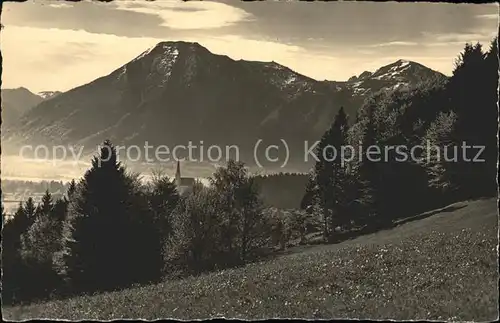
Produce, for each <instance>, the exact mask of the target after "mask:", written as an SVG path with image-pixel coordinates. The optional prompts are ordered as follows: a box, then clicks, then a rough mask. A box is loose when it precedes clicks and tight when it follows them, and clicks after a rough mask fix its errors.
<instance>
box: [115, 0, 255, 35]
mask: <svg viewBox="0 0 500 323" xmlns="http://www.w3.org/2000/svg"><path fill="white" fill-rule="evenodd" d="M115 4H116V6H117V9H118V10H125V11H132V12H138V13H143V14H148V15H154V16H158V17H160V18H161V19H162V21H163V22H162V23H161V26H164V27H168V28H171V29H183V30H193V29H212V28H220V27H226V26H231V25H234V24H236V23H238V22H242V21H248V20H252V19H253V17H252V15H251V14H249V13H247V12H246V11H245V10H243V9H239V8H235V7H232V6H230V5H227V4H223V3H216V2H207V1H203V2H201V1H187V2H183V1H178V0H162V1H154V2H150V1H148V2H142V1H141V2H138V1H116V2H115Z"/></svg>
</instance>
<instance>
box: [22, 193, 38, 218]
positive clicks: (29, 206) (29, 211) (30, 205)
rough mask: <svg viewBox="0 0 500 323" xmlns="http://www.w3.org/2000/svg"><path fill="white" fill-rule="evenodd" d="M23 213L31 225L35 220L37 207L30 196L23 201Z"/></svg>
mask: <svg viewBox="0 0 500 323" xmlns="http://www.w3.org/2000/svg"><path fill="white" fill-rule="evenodd" d="M23 213H24V216H25V217H26V218H27V219H28V221H29V223H30V225H31V223H33V221H35V217H36V214H37V207H36V206H35V201H34V200H33V198H32V197H28V199H27V200H26V202H24V206H23Z"/></svg>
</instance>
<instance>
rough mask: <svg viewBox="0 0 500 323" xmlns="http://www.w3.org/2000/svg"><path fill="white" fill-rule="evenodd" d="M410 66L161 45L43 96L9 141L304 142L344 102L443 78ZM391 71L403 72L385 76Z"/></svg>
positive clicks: (355, 104)
mask: <svg viewBox="0 0 500 323" xmlns="http://www.w3.org/2000/svg"><path fill="white" fill-rule="evenodd" d="M405 62H406V61H405ZM396 63H397V64H396ZM403 63H404V62H403V61H401V62H400V61H397V62H395V63H393V64H396V65H397V66H396V65H394V66H391V64H389V65H387V66H384V67H381V68H380V69H378V70H377V71H375V72H374V73H371V72H370V73H371V74H367V73H364V74H365V75H363V73H362V75H363V79H362V80H361V83H359V82H360V80H359V77H356V79H355V81H354V80H351V81H345V82H336V81H317V80H315V79H313V78H311V77H308V76H305V75H302V74H300V73H297V72H295V71H294V70H293V69H290V68H288V67H286V66H283V65H281V64H279V63H276V62H274V61H272V62H256V61H245V60H233V59H231V58H230V57H228V56H226V55H217V54H213V53H211V52H210V51H209V50H208V49H206V48H205V47H203V46H201V45H200V44H198V43H190V42H182V41H180V42H160V43H158V44H157V45H155V46H153V47H151V48H149V49H147V50H146V51H144V52H142V53H141V54H140V55H138V56H137V57H136V58H134V59H132V60H131V61H129V62H127V63H126V64H124V65H122V66H120V67H119V68H117V69H115V70H114V71H112V72H111V73H109V74H108V75H105V76H102V77H99V78H97V79H95V80H94V81H92V82H89V83H87V84H84V85H81V86H78V87H75V88H73V89H71V90H69V91H67V92H65V93H62V94H59V95H57V96H55V97H52V98H51V99H50V100H47V101H44V102H41V103H40V104H38V105H37V106H36V107H35V108H33V109H31V110H30V111H28V112H27V113H26V114H25V115H23V116H22V117H21V118H20V119H19V122H18V123H17V125H15V126H14V127H11V128H10V129H7V133H6V134H5V138H6V143H11V144H14V143H16V142H17V143H19V142H36V143H45V144H46V143H51V144H76V145H83V146H86V147H87V146H91V147H95V145H97V144H99V143H100V142H102V140H104V139H111V140H112V141H113V142H114V143H115V144H120V145H123V144H125V145H131V144H137V143H141V142H142V143H144V142H145V141H148V142H149V143H153V144H156V145H159V144H167V145H175V144H187V141H194V142H197V141H204V142H205V143H207V144H215V145H224V144H226V145H230V144H238V145H243V146H248V147H246V148H244V150H245V151H246V152H249V149H250V147H251V146H252V144H253V143H254V142H255V141H256V140H257V139H263V140H267V141H269V142H271V141H277V140H279V139H281V138H283V139H285V140H287V141H289V142H290V143H292V146H296V147H302V146H303V143H304V140H317V139H319V137H320V136H321V135H322V133H323V132H324V131H325V130H326V128H327V127H328V126H329V125H330V123H331V122H332V120H333V118H334V116H335V114H336V112H337V111H338V109H339V108H340V107H341V106H343V107H344V108H345V110H346V112H347V114H348V115H350V117H351V119H352V118H353V117H354V115H355V112H356V110H357V108H359V106H360V105H361V104H362V102H363V100H364V98H365V97H366V96H367V95H369V93H371V92H375V91H378V90H381V89H389V88H394V86H395V84H400V85H399V86H398V87H401V86H407V85H412V84H414V83H415V82H416V81H418V80H422V79H425V78H427V77H432V76H435V75H442V74H440V73H438V72H435V71H432V70H430V69H428V68H426V67H425V66H423V65H421V64H418V63H414V62H408V63H406V64H404V66H401V65H403ZM417 64H418V65H417ZM406 66H407V67H406ZM395 67H396V68H395ZM405 67H406V68H405ZM384 68H385V69H384ZM391 68H392V70H391ZM407 70H408V71H407ZM389 71H391V72H394V71H399V72H401V78H398V77H394V78H393V79H391V78H388V77H385V78H384V77H383V76H384V75H386V74H387V73H389ZM405 71H406V74H404V72H405ZM414 71H418V72H419V73H418V75H416V76H415V77H413V78H412V77H411V75H409V74H408V73H409V72H414ZM410 74H411V73H410ZM394 75H395V74H394ZM443 76H444V75H443ZM377 77H378V79H377ZM235 107H237V108H235ZM2 136H3V137H4V135H3V134H2Z"/></svg>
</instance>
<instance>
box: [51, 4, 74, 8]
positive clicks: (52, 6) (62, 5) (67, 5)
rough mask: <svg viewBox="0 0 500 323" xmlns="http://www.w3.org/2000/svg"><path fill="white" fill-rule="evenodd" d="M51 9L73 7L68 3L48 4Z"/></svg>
mask: <svg viewBox="0 0 500 323" xmlns="http://www.w3.org/2000/svg"><path fill="white" fill-rule="evenodd" d="M49 7H51V8H73V5H71V4H69V3H51V4H49Z"/></svg>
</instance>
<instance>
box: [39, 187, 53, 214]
mask: <svg viewBox="0 0 500 323" xmlns="http://www.w3.org/2000/svg"><path fill="white" fill-rule="evenodd" d="M53 206H54V205H53V201H52V194H50V192H49V190H48V189H47V190H46V191H45V194H44V195H43V197H42V203H41V205H40V214H41V215H43V216H49V214H50V211H51V210H52V207H53Z"/></svg>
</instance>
